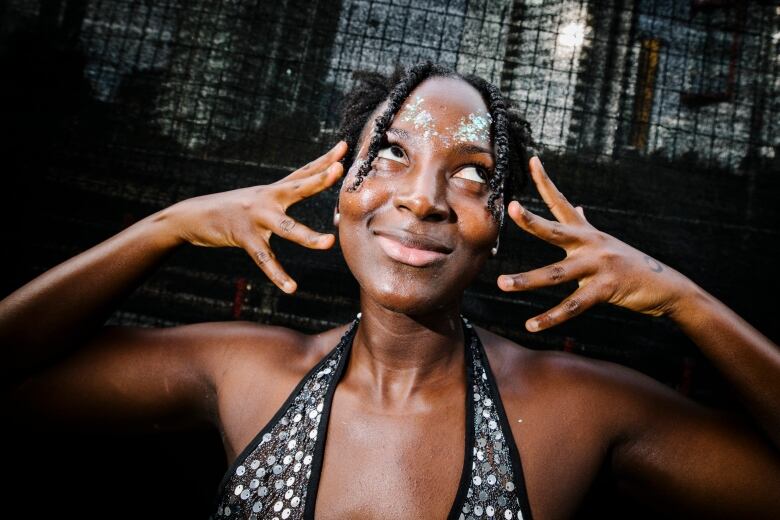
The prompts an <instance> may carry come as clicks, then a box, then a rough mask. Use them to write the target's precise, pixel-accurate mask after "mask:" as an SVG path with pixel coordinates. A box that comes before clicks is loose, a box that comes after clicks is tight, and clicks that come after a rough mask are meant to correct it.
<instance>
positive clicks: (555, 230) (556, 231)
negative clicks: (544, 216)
mask: <svg viewBox="0 0 780 520" xmlns="http://www.w3.org/2000/svg"><path fill="white" fill-rule="evenodd" d="M550 232H551V233H552V235H553V236H555V237H562V236H563V235H564V232H563V224H561V223H560V222H553V225H552V228H551V229H550Z"/></svg>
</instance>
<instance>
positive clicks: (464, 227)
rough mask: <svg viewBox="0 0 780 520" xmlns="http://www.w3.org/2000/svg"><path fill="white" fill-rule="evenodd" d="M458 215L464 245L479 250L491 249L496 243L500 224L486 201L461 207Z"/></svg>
mask: <svg viewBox="0 0 780 520" xmlns="http://www.w3.org/2000/svg"><path fill="white" fill-rule="evenodd" d="M458 217H459V218H458V227H459V228H460V234H461V236H462V237H463V242H464V245H466V246H467V247H469V248H470V249H471V250H472V251H477V252H478V251H486V250H490V248H491V247H493V245H495V243H496V239H497V238H498V230H499V229H498V227H499V226H498V222H497V221H496V220H495V219H494V218H493V215H492V213H490V211H489V210H488V209H487V202H486V201H485V202H482V203H476V202H475V203H472V204H469V205H467V206H465V207H461V208H460V212H459V215H458Z"/></svg>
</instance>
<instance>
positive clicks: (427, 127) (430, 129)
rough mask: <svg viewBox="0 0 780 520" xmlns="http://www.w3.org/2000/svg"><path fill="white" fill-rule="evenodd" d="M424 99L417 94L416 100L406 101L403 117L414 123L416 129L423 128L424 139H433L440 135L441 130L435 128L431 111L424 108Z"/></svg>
mask: <svg viewBox="0 0 780 520" xmlns="http://www.w3.org/2000/svg"><path fill="white" fill-rule="evenodd" d="M423 101H425V98H421V97H420V96H415V98H414V101H412V102H409V103H406V105H404V111H403V116H402V117H401V119H402V121H406V122H407V123H412V124H413V125H414V129H415V130H422V137H423V139H431V138H432V137H434V136H438V135H439V131H438V130H437V129H436V128H435V125H434V120H433V116H432V115H431V113H430V112H428V111H427V110H425V108H423V106H422V102H423Z"/></svg>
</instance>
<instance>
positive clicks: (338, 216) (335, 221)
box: [333, 208, 341, 227]
mask: <svg viewBox="0 0 780 520" xmlns="http://www.w3.org/2000/svg"><path fill="white" fill-rule="evenodd" d="M340 220H341V213H339V209H338V208H336V211H335V212H334V213H333V225H334V226H336V227H338V225H339V221H340Z"/></svg>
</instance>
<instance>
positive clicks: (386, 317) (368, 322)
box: [345, 297, 465, 409]
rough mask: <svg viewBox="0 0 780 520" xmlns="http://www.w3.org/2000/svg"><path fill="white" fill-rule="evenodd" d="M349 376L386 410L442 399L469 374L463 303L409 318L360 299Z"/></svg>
mask: <svg viewBox="0 0 780 520" xmlns="http://www.w3.org/2000/svg"><path fill="white" fill-rule="evenodd" d="M361 313H362V317H361V319H360V326H359V327H358V330H357V332H356V334H355V338H354V340H353V344H352V352H351V354H350V361H349V366H348V373H347V374H345V376H349V378H350V379H351V381H352V383H353V384H354V385H355V388H356V389H358V390H359V391H360V393H361V395H362V396H365V397H367V398H368V399H370V400H371V401H372V404H373V405H374V406H381V407H383V408H385V409H387V408H391V407H392V406H393V405H402V406H403V407H405V408H406V405H404V404H403V403H409V401H410V399H413V398H418V397H422V398H424V397H427V396H429V395H430V394H429V393H430V392H433V393H434V394H435V395H439V394H440V393H441V392H442V390H443V389H445V388H447V387H449V386H450V385H453V384H462V379H463V377H464V374H465V367H464V352H463V349H464V338H463V329H462V326H461V318H460V303H459V302H453V304H452V305H449V306H447V307H445V308H443V309H439V310H437V311H436V312H435V313H429V314H424V315H415V316H409V315H406V314H402V313H398V312H394V311H391V310H388V309H386V308H383V307H380V306H379V305H377V304H376V302H373V301H371V300H370V299H369V298H365V297H363V298H361Z"/></svg>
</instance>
